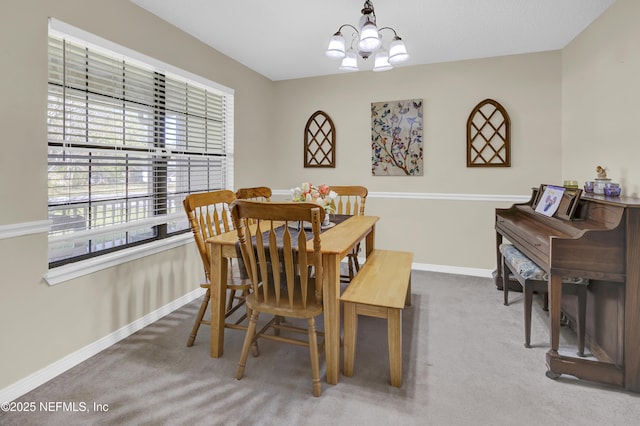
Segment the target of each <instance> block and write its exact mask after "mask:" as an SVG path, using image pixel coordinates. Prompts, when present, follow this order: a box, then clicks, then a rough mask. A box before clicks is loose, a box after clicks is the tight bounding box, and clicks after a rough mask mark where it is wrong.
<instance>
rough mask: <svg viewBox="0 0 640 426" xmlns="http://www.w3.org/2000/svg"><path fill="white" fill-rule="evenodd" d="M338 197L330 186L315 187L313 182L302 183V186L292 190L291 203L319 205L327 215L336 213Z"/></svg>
mask: <svg viewBox="0 0 640 426" xmlns="http://www.w3.org/2000/svg"><path fill="white" fill-rule="evenodd" d="M337 196H338V194H336V193H335V192H334V191H332V190H331V188H329V186H327V185H325V184H322V185H320V186H313V185H312V184H311V182H302V184H301V185H300V186H298V187H295V188H293V189H292V190H291V201H297V202H311V203H317V204H320V205H321V206H322V207H323V208H324V210H325V212H327V213H334V212H335V211H336V203H335V199H336V197H337Z"/></svg>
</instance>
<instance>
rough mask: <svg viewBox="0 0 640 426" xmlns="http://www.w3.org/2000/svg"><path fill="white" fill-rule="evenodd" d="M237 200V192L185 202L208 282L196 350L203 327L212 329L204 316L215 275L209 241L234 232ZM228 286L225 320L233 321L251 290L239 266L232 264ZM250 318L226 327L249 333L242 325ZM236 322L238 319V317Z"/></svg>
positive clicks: (190, 343)
mask: <svg viewBox="0 0 640 426" xmlns="http://www.w3.org/2000/svg"><path fill="white" fill-rule="evenodd" d="M235 199H236V196H235V194H234V193H233V191H229V190H220V191H213V192H205V193H199V194H189V195H187V197H186V198H185V199H184V201H183V203H182V204H183V206H184V210H185V212H186V213H187V217H188V219H189V224H190V225H191V231H192V232H193V237H194V239H195V242H196V247H197V248H198V252H199V253H200V258H201V259H202V265H203V267H204V274H205V279H204V282H203V283H201V284H200V287H202V288H206V289H207V291H206V293H205V295H204V298H203V300H202V303H201V305H200V310H199V311H198V316H197V317H196V321H195V323H194V325H193V330H192V331H191V335H190V336H189V340H188V341H187V346H193V343H194V341H195V339H196V335H197V334H198V329H199V328H200V324H207V325H210V321H208V320H205V319H204V315H205V313H206V311H207V307H208V306H209V300H210V299H211V285H210V282H211V279H210V277H211V271H210V268H211V266H210V258H209V251H208V249H207V245H206V240H207V238H209V237H212V236H214V235H219V234H222V233H225V232H230V231H232V230H233V222H232V220H231V213H230V204H231V203H232V202H233V201H234V200H235ZM228 271H229V275H228V280H227V283H226V286H227V291H228V294H227V306H226V309H225V319H226V318H229V317H230V316H231V315H232V314H233V313H234V312H236V311H237V310H238V309H239V308H240V307H241V306H242V305H243V304H244V303H245V299H246V296H247V294H248V293H249V291H250V289H251V283H250V282H249V280H248V279H243V278H242V276H241V274H240V270H239V268H238V266H237V265H233V264H232V263H231V260H229V266H228ZM247 316H248V312H247V313H245V314H243V315H241V316H240V317H239V318H237V319H235V321H233V322H231V321H229V322H228V323H225V327H226V328H235V329H242V330H244V329H246V328H247V327H246V325H243V324H241V323H242V322H243V321H244V320H245V319H246V318H247ZM234 318H235V317H234Z"/></svg>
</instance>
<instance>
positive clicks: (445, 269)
mask: <svg viewBox="0 0 640 426" xmlns="http://www.w3.org/2000/svg"><path fill="white" fill-rule="evenodd" d="M411 268H412V269H415V270H416V271H429V272H442V273H445V274H456V275H468V276H471V277H481V278H492V273H493V270H492V269H480V268H465V267H462V266H448V265H432V264H430V263H414V264H413V265H412V266H411Z"/></svg>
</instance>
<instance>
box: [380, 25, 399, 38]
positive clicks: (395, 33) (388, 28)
mask: <svg viewBox="0 0 640 426" xmlns="http://www.w3.org/2000/svg"><path fill="white" fill-rule="evenodd" d="M382 30H391V31H393V35H394V37H398V33H397V32H396V30H394V29H393V28H391V27H382V28H378V32H380V31H382Z"/></svg>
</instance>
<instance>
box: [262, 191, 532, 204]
mask: <svg viewBox="0 0 640 426" xmlns="http://www.w3.org/2000/svg"><path fill="white" fill-rule="evenodd" d="M273 194H274V195H285V196H286V195H291V190H290V189H276V190H273ZM367 198H396V199H397V198H402V199H407V200H450V201H497V202H513V203H519V202H522V203H523V202H526V201H529V199H530V198H531V195H530V194H529V195H503V194H457V193H441V192H371V191H370V192H369V195H367Z"/></svg>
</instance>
